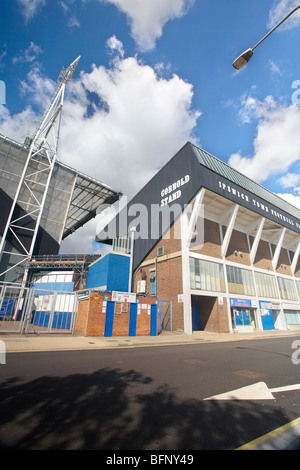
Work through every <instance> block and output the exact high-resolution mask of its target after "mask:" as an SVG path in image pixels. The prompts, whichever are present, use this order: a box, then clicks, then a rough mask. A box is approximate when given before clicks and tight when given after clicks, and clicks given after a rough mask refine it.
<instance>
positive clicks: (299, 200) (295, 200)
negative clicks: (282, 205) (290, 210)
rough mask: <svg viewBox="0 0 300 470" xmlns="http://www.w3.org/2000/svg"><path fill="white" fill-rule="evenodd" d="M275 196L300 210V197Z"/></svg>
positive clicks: (289, 194) (289, 195) (292, 195)
mask: <svg viewBox="0 0 300 470" xmlns="http://www.w3.org/2000/svg"><path fill="white" fill-rule="evenodd" d="M277 195H278V196H279V197H281V198H282V199H285V200H286V201H287V202H289V203H290V204H291V205H292V206H294V207H297V209H300V196H296V195H295V194H291V193H281V194H277Z"/></svg>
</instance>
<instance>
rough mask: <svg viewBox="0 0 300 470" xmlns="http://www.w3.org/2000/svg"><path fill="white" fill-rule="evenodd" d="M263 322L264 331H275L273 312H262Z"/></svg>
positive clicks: (267, 310) (264, 310) (266, 310)
mask: <svg viewBox="0 0 300 470" xmlns="http://www.w3.org/2000/svg"><path fill="white" fill-rule="evenodd" d="M261 322H262V326H263V330H275V325H274V319H273V313H272V310H269V309H266V308H264V309H262V310H261Z"/></svg>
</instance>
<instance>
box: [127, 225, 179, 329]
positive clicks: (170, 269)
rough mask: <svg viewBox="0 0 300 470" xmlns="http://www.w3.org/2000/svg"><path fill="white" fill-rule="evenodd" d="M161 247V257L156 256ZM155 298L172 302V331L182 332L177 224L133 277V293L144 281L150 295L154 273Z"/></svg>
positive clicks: (150, 253)
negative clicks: (155, 272) (152, 273)
mask: <svg viewBox="0 0 300 470" xmlns="http://www.w3.org/2000/svg"><path fill="white" fill-rule="evenodd" d="M159 247H163V250H164V251H163V255H162V256H159V257H158V256H157V249H158V248H159ZM156 270H157V274H156V289H157V290H156V296H157V298H158V299H159V300H169V301H171V302H172V330H174V331H176V330H183V328H184V324H183V305H182V304H180V303H178V294H182V293H183V286H182V259H181V239H180V227H179V223H177V224H175V225H173V226H172V227H171V229H170V231H169V232H168V233H167V234H166V235H165V237H164V238H162V239H161V240H160V241H159V242H158V243H157V245H156V246H155V247H154V248H153V249H152V250H151V251H150V252H149V254H148V256H147V257H146V258H145V260H144V261H143V263H142V264H141V265H140V266H139V267H138V269H137V270H136V271H135V273H134V276H133V284H134V292H137V283H138V281H140V280H145V281H146V292H147V293H148V294H149V293H150V275H151V272H153V271H156Z"/></svg>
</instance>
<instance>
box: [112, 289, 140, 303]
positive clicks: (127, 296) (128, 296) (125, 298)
mask: <svg viewBox="0 0 300 470" xmlns="http://www.w3.org/2000/svg"><path fill="white" fill-rule="evenodd" d="M111 300H112V301H113V302H124V303H126V302H128V303H129V304H130V303H131V304H136V294H134V293H130V292H117V291H113V292H112V295H111Z"/></svg>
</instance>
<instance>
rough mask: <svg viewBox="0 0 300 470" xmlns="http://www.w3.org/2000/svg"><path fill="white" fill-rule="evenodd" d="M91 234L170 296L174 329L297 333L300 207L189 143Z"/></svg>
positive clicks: (143, 284) (135, 278)
mask: <svg viewBox="0 0 300 470" xmlns="http://www.w3.org/2000/svg"><path fill="white" fill-rule="evenodd" d="M97 240H98V241H101V242H105V243H111V244H112V246H113V253H120V255H121V256H123V257H124V256H127V263H128V266H129V265H130V266H131V267H130V274H129V280H130V279H132V290H133V292H135V293H137V295H145V296H147V295H153V296H154V297H155V298H157V299H160V300H164V301H168V302H171V306H172V314H171V315H170V321H171V328H172V330H183V331H184V332H186V333H188V334H190V333H192V332H193V331H196V330H205V331H211V332H220V333H222V332H224V333H225V332H235V331H237V332H243V331H254V330H272V329H279V330H287V329H300V260H299V254H300V210H298V209H297V208H295V207H294V206H292V205H291V204H289V203H288V202H286V201H285V200H283V199H281V198H280V197H278V196H277V195H275V194H273V193H272V192H270V191H268V190H267V189H265V188H264V187H262V186H260V185H259V184H257V183H255V182H254V181H252V180H250V179H249V178H248V177H247V176H245V175H243V174H241V173H239V172H238V171H236V170H234V169H232V168H231V167H229V166H228V165H227V164H225V163H224V162H222V161H220V160H219V159H217V158H215V157H213V156H212V155H210V154H209V153H207V152H205V151H204V150H202V149H200V148H198V147H197V146H195V145H193V144H191V143H187V144H186V145H185V146H184V147H183V148H182V149H181V150H180V151H179V152H178V153H177V154H176V155H175V156H174V157H173V158H172V159H171V160H170V161H169V162H168V163H167V164H166V165H165V166H164V167H163V168H162V169H161V170H160V171H159V172H158V173H157V174H156V175H155V176H154V177H153V178H152V179H151V180H150V181H149V182H148V184H146V186H145V187H144V188H143V189H142V190H141V191H140V192H139V193H138V194H137V195H136V196H135V197H134V198H133V199H132V201H131V202H130V203H128V204H127V206H126V207H125V208H124V209H123V210H121V211H120V212H119V213H118V214H117V215H116V217H115V218H113V220H112V221H111V222H110V224H109V225H107V226H105V227H103V228H102V230H101V231H100V232H99V233H98V235H97ZM129 254H131V256H129ZM99 263H101V261H99ZM95 282H96V281H95ZM129 282H130V281H129ZM130 287H131V285H130ZM129 290H130V288H129Z"/></svg>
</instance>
